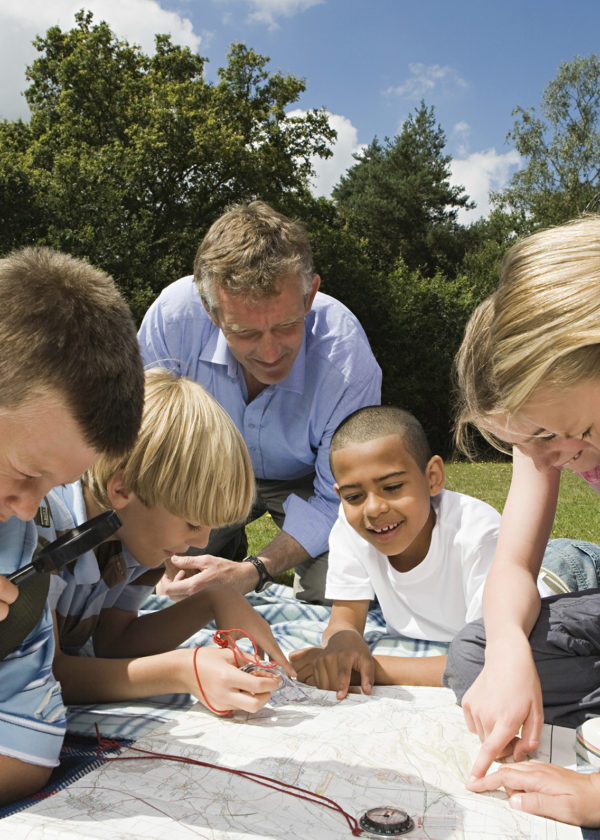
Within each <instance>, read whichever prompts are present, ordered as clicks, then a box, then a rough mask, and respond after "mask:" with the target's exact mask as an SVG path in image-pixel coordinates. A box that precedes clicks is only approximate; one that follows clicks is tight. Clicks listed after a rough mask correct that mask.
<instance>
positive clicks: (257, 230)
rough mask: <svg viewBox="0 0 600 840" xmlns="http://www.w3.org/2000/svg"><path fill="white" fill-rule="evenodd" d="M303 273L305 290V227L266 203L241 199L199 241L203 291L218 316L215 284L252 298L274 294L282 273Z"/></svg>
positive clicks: (197, 264)
mask: <svg viewBox="0 0 600 840" xmlns="http://www.w3.org/2000/svg"><path fill="white" fill-rule="evenodd" d="M290 275H299V276H300V278H301V280H302V283H303V287H304V292H305V294H309V292H310V289H311V282H312V277H313V260H312V251H311V247H310V243H309V241H308V236H307V234H306V231H305V230H304V228H303V227H302V225H300V224H299V223H298V222H295V221H292V220H291V219H288V217H287V216H284V215H283V214H282V213H278V212H277V211H276V210H273V208H272V207H269V205H268V204H265V202H264V201H253V202H251V203H250V204H247V205H245V204H237V205H235V206H234V207H232V208H231V209H230V210H228V211H227V212H226V213H224V215H222V216H221V217H220V218H218V219H217V220H216V222H213V224H212V225H211V227H210V228H209V230H208V232H207V234H206V236H205V237H204V239H203V240H202V242H201V243H200V247H199V248H198V252H197V254H196V259H195V261H194V277H195V281H196V285H197V287H198V291H199V292H200V297H201V298H202V300H203V301H204V303H205V304H206V306H207V308H208V310H209V311H210V313H211V314H212V315H213V317H214V318H215V319H217V320H218V300H217V287H219V288H221V289H222V290H223V291H224V292H227V293H229V294H236V295H238V294H239V295H242V296H243V297H245V298H247V299H249V300H256V299H260V298H263V297H269V296H271V295H275V294H276V293H277V291H278V288H277V284H278V281H279V280H280V279H281V278H282V277H289V276H290Z"/></svg>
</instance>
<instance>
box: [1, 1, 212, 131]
mask: <svg viewBox="0 0 600 840" xmlns="http://www.w3.org/2000/svg"><path fill="white" fill-rule="evenodd" d="M82 7H84V8H85V9H86V10H89V11H91V12H93V15H94V23H99V22H100V21H101V20H105V21H106V22H107V23H108V24H109V26H110V27H111V29H112V30H113V32H115V33H116V35H117V36H118V37H120V38H124V39H126V40H128V41H129V42H130V43H135V44H139V45H140V46H141V47H142V49H143V50H144V52H146V53H152V52H153V51H154V35H155V33H157V32H161V33H168V34H170V35H171V36H172V38H173V41H174V43H176V44H180V45H182V46H187V47H190V48H191V49H192V50H194V51H197V50H198V48H199V46H200V43H201V41H202V38H201V36H200V35H197V34H196V33H195V32H194V28H193V26H192V23H191V21H190V20H189V19H188V18H184V17H181V16H180V15H178V14H176V13H175V12H169V11H167V10H166V9H162V8H161V7H160V5H159V4H158V2H156V0H85V2H82V0H52V2H49V0H27V2H25V3H19V2H15V0H0V78H1V79H2V85H1V86H0V119H9V120H14V119H17V118H18V117H22V118H23V119H27V118H28V116H29V111H28V108H27V104H26V102H25V99H24V97H23V96H22V95H21V93H22V91H24V90H25V88H26V87H27V80H26V79H25V68H26V66H27V65H28V64H31V62H32V61H33V60H34V59H35V58H36V57H37V55H38V52H37V51H36V50H35V49H34V47H33V46H32V44H31V42H32V41H33V39H34V38H35V37H36V36H37V35H44V33H45V32H46V30H47V29H48V28H49V27H50V26H55V25H58V26H60V28H61V29H63V30H68V29H72V28H73V27H74V26H75V12H77V11H79V9H81V8H82Z"/></svg>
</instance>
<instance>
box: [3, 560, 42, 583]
mask: <svg viewBox="0 0 600 840" xmlns="http://www.w3.org/2000/svg"><path fill="white" fill-rule="evenodd" d="M37 574H38V570H37V569H36V568H35V566H34V565H33V563H30V564H29V565H28V566H23V568H22V569H18V571H16V572H12V574H10V575H6V579H7V580H10V582H11V583H15V584H16V585H17V586H18V585H19V584H20V583H23V581H24V580H27V578H30V577H32V576H33V575H37Z"/></svg>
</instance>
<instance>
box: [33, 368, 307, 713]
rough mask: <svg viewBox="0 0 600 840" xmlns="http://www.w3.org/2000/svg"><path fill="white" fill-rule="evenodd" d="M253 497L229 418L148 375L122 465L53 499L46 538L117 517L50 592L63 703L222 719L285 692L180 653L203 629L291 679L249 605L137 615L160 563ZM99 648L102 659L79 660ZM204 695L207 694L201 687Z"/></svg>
mask: <svg viewBox="0 0 600 840" xmlns="http://www.w3.org/2000/svg"><path fill="white" fill-rule="evenodd" d="M253 497H254V479H253V475H252V466H251V463H250V459H249V457H248V453H247V450H246V447H245V445H244V443H243V440H242V438H241V435H240V434H239V432H238V431H237V429H236V427H235V426H234V424H233V422H232V421H231V420H230V418H229V417H228V415H227V414H226V413H225V411H224V410H223V409H222V408H221V407H220V406H219V405H218V403H217V402H216V401H215V400H214V399H213V398H212V397H211V396H210V395H209V394H208V393H207V392H206V391H204V389H203V388H202V387H201V386H199V385H197V384H196V383H194V382H192V381H191V380H189V379H185V378H181V379H177V378H175V377H174V376H172V375H171V374H169V373H167V372H166V371H162V370H160V369H155V370H152V371H149V372H147V374H146V399H145V405H144V416H143V420H142V427H141V430H140V434H139V436H138V439H137V441H136V443H135V445H134V446H133V448H132V449H131V450H130V452H129V453H127V455H126V456H124V457H122V458H109V457H106V458H101V459H100V460H99V461H98V462H97V463H96V464H95V465H94V466H93V467H92V468H91V469H90V470H89V471H88V472H87V473H86V474H85V475H84V476H83V478H82V480H81V481H80V482H76V483H75V484H71V485H69V486H66V487H61V488H57V489H55V490H54V491H53V492H52V493H51V494H49V497H48V506H49V511H50V514H51V517H52V525H51V526H50V527H49V528H40V529H39V531H40V534H41V535H42V536H43V537H44V538H45V539H53V538H54V537H55V535H56V533H57V532H60V531H61V530H63V529H66V528H69V527H72V526H74V525H78V524H80V523H81V522H82V521H83V520H85V519H88V518H90V517H92V516H95V515H97V514H98V513H101V512H102V511H104V510H108V509H114V510H116V511H117V513H118V515H119V517H120V519H121V522H122V526H121V528H120V529H119V530H118V531H117V532H116V534H115V536H114V538H112V539H110V540H108V541H106V542H105V543H103V544H102V545H101V546H100V547H99V548H98V549H96V550H95V551H91V552H88V553H87V554H86V555H84V556H83V557H81V558H79V559H78V561H77V563H76V564H75V567H74V568H73V570H72V571H63V572H61V574H60V575H59V576H57V577H56V578H55V580H54V581H53V585H52V586H51V590H50V603H51V606H52V608H53V610H54V615H55V625H56V632H57V637H58V644H57V652H56V657H55V661H54V672H55V674H56V676H57V678H58V679H59V680H60V683H61V685H62V689H63V697H64V700H65V702H66V703H91V702H107V701H119V700H127V699H135V698H141V697H147V696H151V695H156V694H164V693H167V692H189V693H191V694H193V695H195V696H196V697H197V698H198V699H199V700H201V701H202V702H204V703H206V704H207V705H210V706H212V707H213V708H216V709H219V710H225V709H244V710H246V711H249V712H253V711H256V710H257V709H259V708H260V707H261V706H262V705H264V703H266V702H267V701H268V699H269V696H270V695H269V692H270V690H272V689H273V688H274V687H276V686H277V685H278V681H277V680H275V679H273V678H271V677H264V676H261V677H260V678H257V677H254V676H251V675H250V674H246V673H243V672H242V671H240V670H238V668H236V667H235V665H234V664H233V656H232V654H231V651H229V650H225V651H223V650H220V649H218V648H208V647H207V648H203V649H202V650H200V651H199V652H198V653H197V655H196V667H197V673H198V676H196V672H195V668H194V661H193V660H194V651H193V649H183V648H182V649H175V648H177V645H179V644H180V643H181V642H183V641H184V640H185V639H187V638H188V637H189V636H190V635H192V633H194V632H195V631H196V630H198V629H199V628H200V627H202V626H203V625H204V624H206V623H207V622H209V621H211V620H212V619H214V620H215V621H216V623H217V626H218V627H219V628H220V629H232V628H241V629H243V630H245V631H246V632H247V633H248V634H250V635H251V636H252V637H253V638H254V640H255V641H256V643H257V645H258V646H259V647H260V648H263V649H264V650H265V651H267V652H268V653H269V654H271V655H272V657H273V658H274V659H275V660H276V661H277V662H278V663H280V664H282V665H284V667H286V668H287V670H288V671H289V672H290V673H293V671H292V669H291V668H290V666H289V664H288V663H287V661H286V659H285V657H284V656H283V654H282V652H281V650H280V649H279V646H278V645H277V643H276V642H275V640H274V638H273V636H272V634H271V631H270V630H269V627H268V625H267V623H266V622H265V621H264V620H263V619H262V618H261V617H260V616H259V615H258V614H257V613H256V612H255V611H254V610H253V609H252V608H251V607H250V605H249V604H248V602H247V601H246V599H245V598H244V597H243V596H242V595H240V594H239V593H237V592H235V591H234V590H233V589H231V588H229V587H224V586H221V585H214V586H211V587H207V588H206V589H205V590H203V591H202V592H200V593H198V594H196V595H192V596H190V597H189V598H187V599H185V600H184V601H181V602H179V603H177V604H173V605H171V606H169V607H167V608H166V609H163V610H159V611H156V612H154V613H147V614H144V615H139V614H138V610H139V607H140V605H141V604H142V602H143V601H144V600H145V598H146V597H147V595H148V594H149V593H150V592H151V589H152V586H153V585H154V583H155V582H156V580H158V579H159V577H160V575H161V574H162V571H163V567H164V563H165V561H166V560H167V558H169V557H170V556H171V555H173V554H182V553H185V551H186V550H187V549H188V547H189V546H196V547H202V546H204V545H205V544H206V542H207V540H208V537H209V534H210V530H211V528H217V527H221V526H223V525H228V524H231V523H233V522H237V521H240V520H243V519H244V517H245V516H246V515H247V513H248V510H249V508H250V506H251V504H252V500H253ZM88 639H92V641H93V648H94V652H95V657H91V658H86V657H81V656H74V655H72V654H73V653H77V652H78V651H79V649H80V648H81V647H82V646H83V645H84V644H85V643H86V642H87V640H88ZM200 686H201V688H200Z"/></svg>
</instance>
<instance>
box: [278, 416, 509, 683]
mask: <svg viewBox="0 0 600 840" xmlns="http://www.w3.org/2000/svg"><path fill="white" fill-rule="evenodd" d="M330 462H331V469H332V472H333V475H334V477H335V481H336V483H335V489H336V492H337V494H338V496H339V497H340V500H341V505H340V511H339V515H338V519H337V522H336V523H335V525H334V527H333V529H332V531H331V536H330V539H329V569H328V573H327V586H326V597H327V598H331V599H333V602H334V603H333V607H332V612H331V618H330V621H329V624H328V626H327V629H326V630H325V632H324V633H323V640H322V641H323V645H324V647H320V648H308V649H306V650H303V651H298V652H296V653H294V654H292V656H291V660H292V661H293V663H294V667H295V668H296V670H297V672H298V676H299V678H300V679H303V680H304V681H305V682H308V683H311V684H314V685H317V686H318V687H319V688H324V689H330V690H334V691H336V692H337V696H338V698H339V699H342V698H343V697H345V696H346V694H347V692H348V687H349V685H350V684H351V683H355V682H360V685H361V687H362V689H363V691H364V692H365V693H367V694H368V693H370V691H371V687H372V686H373V685H374V684H380V685H391V684H404V685H441V684H442V682H441V679H442V674H443V671H444V667H445V663H446V657H445V656H428V657H399V656H379V655H375V656H373V655H372V654H371V652H370V650H369V648H368V646H367V644H366V642H365V641H364V639H363V631H364V628H365V622H366V618H367V613H368V610H369V605H370V603H371V601H372V600H373V598H377V600H378V602H379V605H380V607H381V610H382V612H383V616H384V618H385V621H386V624H387V628H388V632H389V633H390V635H394V636H406V637H410V638H412V639H425V640H429V641H437V642H450V641H451V640H452V638H453V637H454V636H455V634H456V633H457V632H458V631H459V630H460V629H461V628H462V627H463V626H464V625H465V624H466V623H467V622H469V621H472V620H473V619H474V618H476V617H479V616H481V597H482V591H483V584H484V582H485V578H486V575H487V573H488V571H489V568H490V566H491V563H492V559H493V556H494V552H495V550H496V542H497V538H498V528H499V524H500V514H499V513H498V512H497V511H496V510H494V508H492V507H490V505H488V504H486V503H485V502H482V501H480V500H479V499H474V498H472V497H471V496H466V495H464V494H462V493H454V492H452V491H450V490H444V463H443V461H442V459H441V457H440V456H439V455H432V454H431V450H430V448H429V444H428V442H427V438H426V436H425V433H424V431H423V428H422V426H421V424H420V423H419V421H418V420H417V419H416V418H415V417H413V415H412V414H410V413H409V412H407V411H404V410H402V409H400V408H396V407H394V406H369V407H366V408H362V409H359V410H358V411H356V412H354V413H353V414H351V415H350V416H349V417H347V418H346V419H345V420H344V421H343V422H342V423H341V424H340V425H339V426H338V428H337V430H336V431H335V433H334V435H333V438H332V441H331V447H330ZM353 672H354V675H353Z"/></svg>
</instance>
